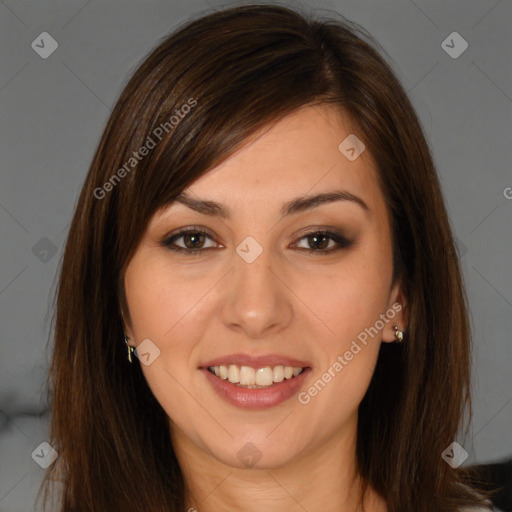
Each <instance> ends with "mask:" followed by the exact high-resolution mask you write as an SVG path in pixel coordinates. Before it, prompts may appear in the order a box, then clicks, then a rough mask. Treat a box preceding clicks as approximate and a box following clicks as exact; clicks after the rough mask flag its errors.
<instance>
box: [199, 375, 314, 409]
mask: <svg viewBox="0 0 512 512" xmlns="http://www.w3.org/2000/svg"><path fill="white" fill-rule="evenodd" d="M200 370H201V371H202V372H203V374H204V375H205V376H206V378H207V379H208V381H209V382H210V384H211V385H212V386H213V389H214V390H215V391H216V392H217V393H218V394H219V395H220V396H221V397H222V398H224V400H226V401H227V402H228V403H230V404H232V405H236V406H237V407H241V408H243V409H268V408H270V407H275V406H276V405H279V404H281V403H283V402H284V401H285V400H288V399H289V398H290V397H292V396H293V395H295V394H296V393H297V392H298V391H299V389H300V387H301V386H302V384H303V383H304V379H305V378H306V377H307V375H308V374H309V372H310V371H311V368H305V369H304V370H303V372H302V373H301V374H300V375H297V377H293V378H292V379H285V380H283V381H282V382H275V383H274V384H272V385H271V386H269V387H268V388H253V389H249V388H243V387H239V386H237V385H236V384H233V383H231V382H229V380H227V379H226V380H224V379H221V378H220V377H217V376H216V375H214V374H213V373H212V372H210V371H209V370H208V369H207V368H200Z"/></svg>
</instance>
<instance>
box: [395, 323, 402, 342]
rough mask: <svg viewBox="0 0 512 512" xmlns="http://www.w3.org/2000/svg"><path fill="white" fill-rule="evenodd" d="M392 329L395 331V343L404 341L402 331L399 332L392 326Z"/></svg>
mask: <svg viewBox="0 0 512 512" xmlns="http://www.w3.org/2000/svg"><path fill="white" fill-rule="evenodd" d="M393 329H394V330H395V337H396V341H395V343H402V341H404V331H399V330H398V327H397V326H396V325H393Z"/></svg>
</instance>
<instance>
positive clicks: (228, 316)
mask: <svg viewBox="0 0 512 512" xmlns="http://www.w3.org/2000/svg"><path fill="white" fill-rule="evenodd" d="M275 259H276V258H275V257H273V255H272V253H271V251H270V250H266V249H264V250H263V252H262V253H261V254H260V255H259V256H258V257H257V258H256V259H255V260H254V261H252V262H250V263H249V261H250V259H247V260H246V259H244V257H242V256H240V255H239V254H238V253H235V254H234V255H233V260H234V268H233V269H232V270H231V272H230V276H229V278H228V284H227V285H226V287H225V296H224V302H223V305H222V313H221V317H222V321H223V323H224V325H226V326H227V327H228V328H230V329H232V330H237V331H239V333H241V334H243V335H244V336H245V337H246V338H248V339H254V340H257V339H263V338H268V337H269V336H272V335H275V334H276V333H278V332H280V331H281V330H283V329H286V328H287V327H288V326H289V325H290V323H291V321H292V318H293V314H294V311H293V297H294V295H293V293H292V291H291V290H290V288H289V287H288V286H287V285H286V273H285V271H284V269H282V268H280V269H277V268H276V264H275Z"/></svg>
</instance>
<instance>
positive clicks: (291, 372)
mask: <svg viewBox="0 0 512 512" xmlns="http://www.w3.org/2000/svg"><path fill="white" fill-rule="evenodd" d="M209 370H210V371H211V372H212V373H214V374H215V375H216V376H217V377H220V378H221V379H224V380H226V379H227V380H229V382H231V383H233V384H237V385H239V386H245V387H249V388H257V387H268V386H271V385H272V384H273V383H274V382H282V381H283V380H284V379H292V378H293V377H297V376H298V375H300V374H301V373H302V371H303V368H299V367H292V366H282V365H278V366H274V367H273V368H272V367H270V366H264V367H262V368H253V367H251V366H238V365H236V364H230V365H220V366H210V367H209Z"/></svg>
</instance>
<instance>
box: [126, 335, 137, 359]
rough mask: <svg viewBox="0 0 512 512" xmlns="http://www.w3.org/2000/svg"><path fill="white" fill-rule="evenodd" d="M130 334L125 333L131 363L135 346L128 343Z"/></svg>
mask: <svg viewBox="0 0 512 512" xmlns="http://www.w3.org/2000/svg"><path fill="white" fill-rule="evenodd" d="M128 339H129V338H128V336H126V334H125V335H124V342H125V343H126V346H127V347H128V361H130V363H131V362H132V352H134V351H135V348H134V347H131V346H130V345H129V344H128Z"/></svg>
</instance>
